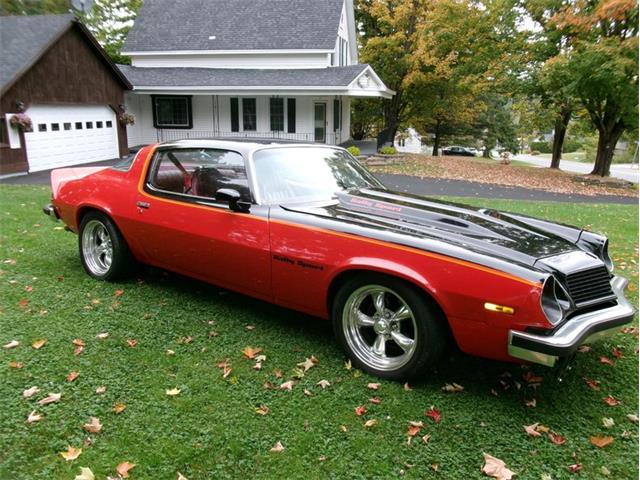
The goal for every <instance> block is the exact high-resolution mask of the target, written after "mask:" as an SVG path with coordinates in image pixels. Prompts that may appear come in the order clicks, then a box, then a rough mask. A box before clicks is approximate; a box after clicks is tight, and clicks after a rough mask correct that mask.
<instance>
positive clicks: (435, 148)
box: [431, 120, 440, 157]
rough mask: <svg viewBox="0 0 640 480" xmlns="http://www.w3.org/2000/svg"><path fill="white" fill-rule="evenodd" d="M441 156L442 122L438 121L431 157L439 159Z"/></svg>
mask: <svg viewBox="0 0 640 480" xmlns="http://www.w3.org/2000/svg"><path fill="white" fill-rule="evenodd" d="M439 154H440V120H438V121H436V131H435V133H434V138H433V150H432V151H431V155H433V156H434V157H437V156H438V155H439Z"/></svg>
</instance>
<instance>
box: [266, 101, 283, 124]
mask: <svg viewBox="0 0 640 480" xmlns="http://www.w3.org/2000/svg"><path fill="white" fill-rule="evenodd" d="M269 112H270V118H271V131H272V132H282V131H284V98H270V99H269Z"/></svg>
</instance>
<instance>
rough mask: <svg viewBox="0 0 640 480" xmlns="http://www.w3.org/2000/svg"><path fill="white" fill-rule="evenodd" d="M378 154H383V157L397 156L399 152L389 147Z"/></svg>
mask: <svg viewBox="0 0 640 480" xmlns="http://www.w3.org/2000/svg"><path fill="white" fill-rule="evenodd" d="M378 153H381V154H382V155H395V154H396V153H398V151H397V150H396V147H391V146H387V147H382V148H381V149H380V150H378Z"/></svg>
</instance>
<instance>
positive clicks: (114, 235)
mask: <svg viewBox="0 0 640 480" xmlns="http://www.w3.org/2000/svg"><path fill="white" fill-rule="evenodd" d="M78 248H79V250H80V259H81V260H82V266H83V267H84V269H85V271H86V272H87V273H88V274H89V275H90V276H91V277H93V278H95V279H97V280H105V281H114V280H118V279H121V278H124V277H126V276H127V275H128V274H129V273H130V269H131V266H132V264H133V263H134V262H133V258H132V256H131V253H130V251H129V247H128V246H127V242H126V241H125V239H124V237H123V236H122V234H121V233H120V232H119V231H118V228H117V227H116V225H115V224H114V223H113V221H112V220H111V219H110V218H109V217H108V216H106V215H105V214H103V213H100V212H95V211H93V212H89V213H87V214H86V215H85V216H84V217H82V222H81V223H80V231H79V235H78Z"/></svg>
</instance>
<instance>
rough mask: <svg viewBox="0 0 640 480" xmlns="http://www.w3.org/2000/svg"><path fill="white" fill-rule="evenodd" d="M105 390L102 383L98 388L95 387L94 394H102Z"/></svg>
mask: <svg viewBox="0 0 640 480" xmlns="http://www.w3.org/2000/svg"><path fill="white" fill-rule="evenodd" d="M106 391H107V387H105V386H104V385H100V386H99V387H98V388H96V394H98V395H102V394H103V393H104V392H106Z"/></svg>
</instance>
